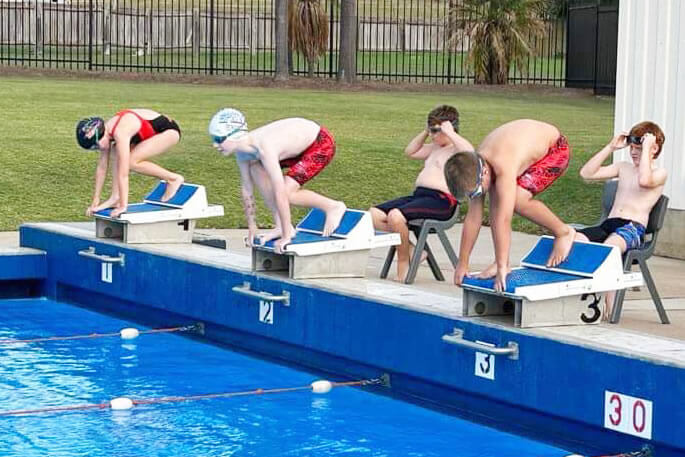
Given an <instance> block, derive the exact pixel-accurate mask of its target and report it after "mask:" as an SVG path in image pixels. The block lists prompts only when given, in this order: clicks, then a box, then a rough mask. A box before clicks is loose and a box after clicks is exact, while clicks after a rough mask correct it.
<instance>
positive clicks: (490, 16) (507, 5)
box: [448, 0, 548, 84]
mask: <svg viewBox="0 0 685 457" xmlns="http://www.w3.org/2000/svg"><path fill="white" fill-rule="evenodd" d="M547 1H548V0H451V1H450V9H451V11H450V14H449V18H450V24H449V26H448V34H449V40H450V42H452V43H454V42H455V41H459V40H463V39H464V38H468V39H469V44H470V50H469V55H468V63H469V65H470V66H471V68H472V69H473V73H474V78H475V83H476V84H507V82H508V80H509V68H510V66H511V64H512V63H514V64H515V65H516V66H517V67H518V68H519V70H521V72H525V70H526V69H525V68H524V66H523V57H526V56H530V55H533V54H535V50H534V48H533V46H532V44H531V39H532V38H536V37H541V36H542V34H543V31H544V22H543V19H542V16H541V12H542V11H544V9H545V8H544V7H545V5H546V2H547ZM453 18H457V19H453Z"/></svg>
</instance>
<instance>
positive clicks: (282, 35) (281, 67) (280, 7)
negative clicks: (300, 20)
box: [276, 0, 288, 80]
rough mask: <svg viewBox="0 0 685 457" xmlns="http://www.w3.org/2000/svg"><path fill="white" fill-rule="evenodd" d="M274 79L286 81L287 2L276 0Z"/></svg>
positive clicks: (285, 0)
mask: <svg viewBox="0 0 685 457" xmlns="http://www.w3.org/2000/svg"><path fill="white" fill-rule="evenodd" d="M276 79H280V80H285V79H288V0H276Z"/></svg>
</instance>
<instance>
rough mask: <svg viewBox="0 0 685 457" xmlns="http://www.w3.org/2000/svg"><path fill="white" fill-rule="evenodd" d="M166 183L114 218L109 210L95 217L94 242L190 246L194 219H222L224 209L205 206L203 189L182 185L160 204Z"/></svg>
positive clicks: (98, 213) (160, 183) (205, 197)
mask: <svg viewBox="0 0 685 457" xmlns="http://www.w3.org/2000/svg"><path fill="white" fill-rule="evenodd" d="M165 189H166V182H164V181H160V182H159V184H157V187H155V188H154V189H153V190H152V192H150V193H149V194H148V195H147V196H146V197H145V199H144V200H143V202H142V203H133V204H130V205H128V208H127V209H126V212H125V213H123V214H121V215H120V216H119V217H118V218H112V217H110V214H111V212H112V210H111V209H104V210H102V211H98V212H97V213H95V233H96V235H97V237H98V238H115V239H120V240H122V241H123V242H124V243H190V242H192V241H193V232H194V230H195V222H196V219H200V218H203V217H213V216H223V214H224V207H223V206H221V205H209V204H207V192H206V191H205V187H204V186H199V185H196V184H183V185H182V186H181V187H180V189H178V192H176V195H174V196H173V197H172V198H171V199H170V200H168V201H166V202H162V201H161V198H162V195H164V190H165Z"/></svg>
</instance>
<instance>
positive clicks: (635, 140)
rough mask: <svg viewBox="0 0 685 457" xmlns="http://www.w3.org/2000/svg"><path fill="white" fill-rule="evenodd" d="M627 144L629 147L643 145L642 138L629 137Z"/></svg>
mask: <svg viewBox="0 0 685 457" xmlns="http://www.w3.org/2000/svg"><path fill="white" fill-rule="evenodd" d="M626 143H627V144H628V145H631V144H636V145H638V144H642V137H641V136H637V135H628V136H627V137H626Z"/></svg>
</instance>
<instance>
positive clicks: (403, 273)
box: [395, 259, 409, 283]
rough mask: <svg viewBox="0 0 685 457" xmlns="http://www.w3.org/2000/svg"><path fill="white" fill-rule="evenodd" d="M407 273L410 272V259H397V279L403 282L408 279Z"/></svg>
mask: <svg viewBox="0 0 685 457" xmlns="http://www.w3.org/2000/svg"><path fill="white" fill-rule="evenodd" d="M407 273H409V261H408V260H407V261H405V262H400V260H399V259H397V278H395V281H397V282H402V283H403V282H404V281H405V279H407Z"/></svg>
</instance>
